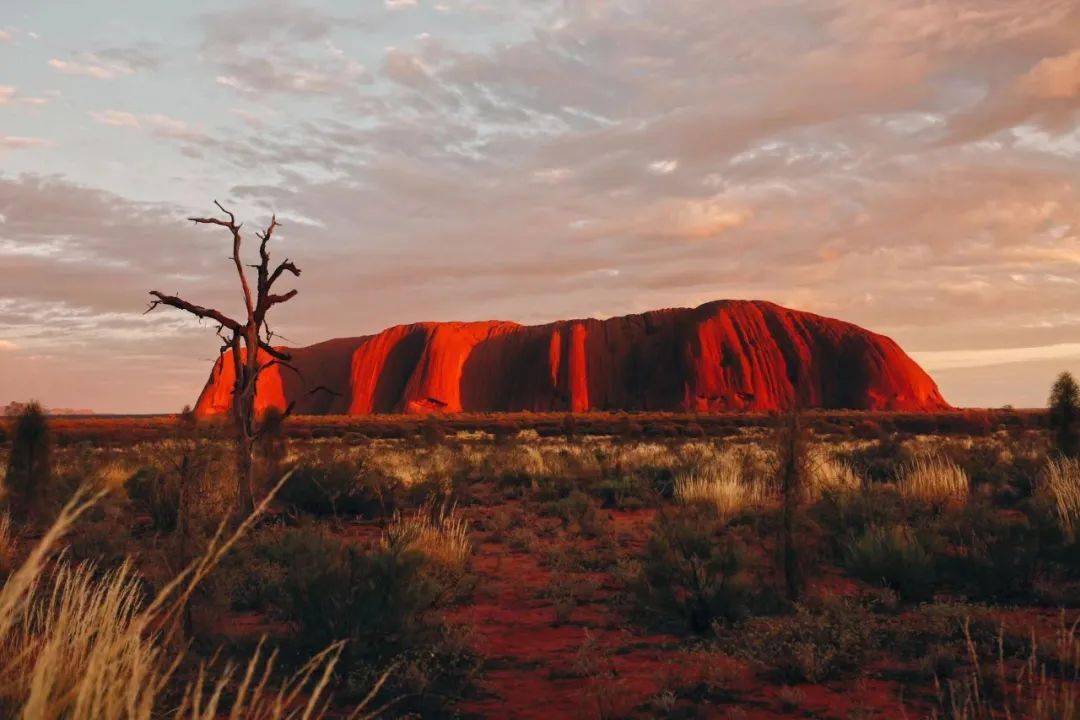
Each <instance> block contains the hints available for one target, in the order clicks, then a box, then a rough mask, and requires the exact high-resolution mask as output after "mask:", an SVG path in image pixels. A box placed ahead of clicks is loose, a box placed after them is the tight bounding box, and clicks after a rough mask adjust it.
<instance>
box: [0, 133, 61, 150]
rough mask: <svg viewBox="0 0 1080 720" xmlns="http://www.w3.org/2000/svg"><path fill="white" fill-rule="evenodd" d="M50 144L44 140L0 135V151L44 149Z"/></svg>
mask: <svg viewBox="0 0 1080 720" xmlns="http://www.w3.org/2000/svg"><path fill="white" fill-rule="evenodd" d="M50 144H51V142H50V141H49V140H45V139H44V138H36V137H25V136H20V135H0V149H5V148H6V149H11V150H23V149H25V148H33V147H46V146H48V145H50Z"/></svg>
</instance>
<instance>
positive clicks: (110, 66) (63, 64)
mask: <svg viewBox="0 0 1080 720" xmlns="http://www.w3.org/2000/svg"><path fill="white" fill-rule="evenodd" d="M49 67H51V68H52V69H53V70H56V71H57V72H59V73H62V74H64V75H83V76H86V77H91V78H94V79H95V80H112V79H113V78H117V77H121V76H124V75H134V74H135V69H134V68H133V67H131V66H130V65H128V64H126V63H124V62H120V61H115V60H113V61H110V60H106V59H105V58H102V57H99V56H98V55H95V54H93V53H87V54H86V55H83V56H81V57H77V58H73V59H70V60H61V59H60V58H52V59H51V60H49Z"/></svg>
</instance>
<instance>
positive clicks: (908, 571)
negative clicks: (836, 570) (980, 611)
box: [845, 525, 935, 602]
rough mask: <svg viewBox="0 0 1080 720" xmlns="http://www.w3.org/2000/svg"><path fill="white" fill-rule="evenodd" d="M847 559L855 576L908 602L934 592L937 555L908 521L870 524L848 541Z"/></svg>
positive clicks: (928, 596)
mask: <svg viewBox="0 0 1080 720" xmlns="http://www.w3.org/2000/svg"><path fill="white" fill-rule="evenodd" d="M845 563H846V565H847V568H848V569H849V570H850V571H851V572H852V574H854V575H855V576H856V577H859V578H861V579H863V580H865V581H867V582H871V583H880V584H882V585H884V586H885V587H887V588H889V589H891V590H893V591H895V592H896V594H897V595H898V596H899V597H900V599H901V600H903V601H905V602H916V601H921V600H928V599H930V598H931V597H932V596H933V593H934V584H935V572H934V558H933V556H932V555H931V553H930V552H928V551H927V549H926V547H925V546H924V543H923V541H922V540H921V539H920V538H919V536H918V535H917V534H916V533H915V532H914V531H913V530H912V529H911V528H910V527H908V526H906V525H891V526H872V527H869V528H867V529H866V531H865V532H863V533H862V534H861V535H860V536H858V537H857V538H855V539H854V540H852V541H851V542H850V543H849V544H848V547H847V552H846V557H845Z"/></svg>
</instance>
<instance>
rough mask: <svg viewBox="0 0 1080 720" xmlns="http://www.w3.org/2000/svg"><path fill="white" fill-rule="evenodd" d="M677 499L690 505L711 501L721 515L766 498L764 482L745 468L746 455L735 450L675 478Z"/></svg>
mask: <svg viewBox="0 0 1080 720" xmlns="http://www.w3.org/2000/svg"><path fill="white" fill-rule="evenodd" d="M675 499H676V500H678V501H679V502H681V503H684V504H688V505H709V506H711V507H713V508H714V509H715V510H716V512H717V514H718V515H719V516H720V517H722V518H730V517H733V516H735V515H738V514H739V513H740V512H742V511H743V510H745V509H747V508H749V507H752V506H755V505H760V504H761V503H763V502H764V501H765V491H764V488H763V486H762V485H761V484H760V483H759V482H757V481H756V479H755V478H754V477H752V476H748V473H747V472H746V459H745V458H744V457H743V456H741V455H740V454H738V453H736V452H734V451H725V452H721V453H717V454H714V455H713V456H712V458H711V459H710V460H708V461H707V462H705V463H704V464H702V465H699V466H697V467H695V468H694V469H692V470H690V471H688V472H684V473H681V474H679V475H678V476H676V478H675Z"/></svg>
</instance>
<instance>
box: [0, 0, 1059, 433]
mask: <svg viewBox="0 0 1080 720" xmlns="http://www.w3.org/2000/svg"><path fill="white" fill-rule="evenodd" d="M1078 28H1080V0H1007V1H1004V2H1003V1H1000V0H910V1H909V0H807V1H803V2H778V1H774V0H753V1H752V2H751V1H748V0H742V1H739V2H734V1H730V0H663V1H662V2H661V1H659V0H650V1H646V0H623V1H614V0H613V1H610V2H603V1H601V0H580V1H575V0H563V1H561V2H560V1H557V0H322V1H320V2H311V3H305V2H303V1H302V0H259V1H258V2H255V1H232V0H189V1H187V2H182V3H181V2H165V1H164V0H156V1H153V2H143V3H130V2H123V1H122V0H98V1H97V2H94V3H85V2H84V3H76V2H59V1H56V2H41V1H40V0H3V2H2V3H0V403H2V402H6V401H8V400H16V399H26V398H29V397H35V398H39V399H40V400H42V401H43V402H45V403H46V404H48V405H52V406H68V407H71V406H75V407H90V408H94V409H96V410H98V411H114V412H115V411H120V412H123V411H133V412H152V411H174V410H176V409H178V408H179V407H180V406H182V405H183V404H185V403H187V402H192V401H193V400H194V398H195V396H196V395H197V393H198V391H199V389H200V387H201V385H202V383H203V381H204V380H205V378H206V375H207V372H208V368H209V363H210V361H211V360H212V358H213V357H214V356H215V355H216V351H217V346H218V342H217V339H216V338H215V337H214V334H213V330H212V328H211V327H209V326H201V327H200V326H199V325H198V323H196V322H195V321H193V320H191V319H189V318H188V317H187V316H184V315H182V314H180V313H176V312H172V311H169V310H168V309H161V310H159V311H157V312H155V313H153V314H151V315H143V314H142V312H143V310H144V309H145V307H146V291H147V290H149V289H151V288H156V289H160V290H164V291H180V292H181V294H183V295H184V296H185V297H187V298H188V299H191V300H193V301H196V302H201V303H203V304H215V305H218V306H219V307H222V308H224V309H228V310H234V311H235V310H237V309H238V308H239V305H240V299H239V296H238V295H237V291H236V289H235V282H234V279H233V277H232V276H231V275H230V272H229V271H230V265H229V264H228V261H227V260H226V256H227V255H228V250H227V247H226V243H225V238H223V237H222V236H221V235H220V234H217V233H214V232H212V231H211V230H208V229H205V228H195V227H191V226H190V224H188V223H186V222H185V221H184V219H183V218H184V217H185V216H187V215H190V214H192V213H199V214H207V213H209V212H210V211H211V210H212V209H213V208H212V205H211V202H212V200H213V199H215V198H216V199H218V200H220V201H221V202H223V203H226V204H227V205H229V206H231V207H233V208H235V209H236V212H237V213H238V215H239V216H240V217H241V218H244V219H246V220H248V222H249V227H252V228H254V227H255V226H256V225H258V224H260V223H265V222H266V220H267V218H268V216H269V213H270V212H271V211H276V212H277V214H278V217H279V219H280V220H281V221H282V222H283V224H284V225H283V227H282V229H281V230H280V233H279V234H280V240H278V241H276V250H277V252H279V253H283V254H287V255H288V256H289V257H291V258H293V259H294V260H295V261H296V262H297V264H299V265H300V266H301V267H302V268H303V270H304V274H303V276H302V277H301V278H300V279H299V280H298V281H297V283H296V286H297V287H298V288H299V290H300V295H299V296H298V297H297V299H296V300H294V301H293V302H291V303H289V304H288V305H287V306H283V307H281V308H279V309H280V310H281V312H279V313H278V316H277V318H276V323H275V328H276V329H277V331H279V332H280V334H281V335H282V336H284V337H285V338H287V339H288V340H290V341H291V342H292V344H308V343H311V342H315V341H318V340H322V339H326V338H329V337H335V336H347V335H361V334H366V333H369V332H373V331H377V330H379V329H381V328H383V327H385V326H388V325H392V324H396V323H401V322H410V321H415V320H449V319H491V318H498V319H509V320H516V321H519V322H524V323H533V322H544V321H550V320H553V319H558V318H570V317H585V316H597V317H605V316H612V315H619V314H624V313H631V312H637V311H642V310H646V309H652V308H657V307H670V306H689V305H696V304H699V303H701V302H704V301H707V300H711V299H718V298H760V299H769V300H773V301H776V302H779V303H781V304H785V305H789V306H792V307H796V308H800V309H805V310H810V311H814V312H818V313H821V314H825V315H832V316H837V317H841V318H844V319H847V320H850V321H853V322H856V323H859V324H861V325H864V326H866V327H869V328H871V329H873V330H876V331H878V332H882V333H885V334H887V335H890V336H892V337H893V338H895V339H896V340H897V341H898V342H900V344H901V345H902V346H903V347H905V348H906V349H907V350H909V351H910V352H911V353H912V355H913V356H915V358H916V359H917V360H919V361H921V362H922V363H923V364H924V366H925V367H926V368H927V369H928V370H929V371H930V372H931V374H932V375H933V376H934V377H935V378H936V379H937V380H938V382H939V384H940V386H941V388H942V390H943V392H944V394H945V396H946V398H947V399H948V400H950V401H951V402H953V403H954V404H958V405H970V406H998V405H1002V404H1005V403H1011V404H1014V405H1017V406H1036V405H1041V404H1043V403H1044V401H1045V396H1046V389H1047V387H1048V385H1049V383H1050V382H1051V381H1052V379H1053V376H1054V375H1055V374H1056V373H1057V372H1058V371H1060V370H1062V369H1071V370H1073V371H1075V372H1080V187H1078V186H1080V32H1078V30H1077V29H1078Z"/></svg>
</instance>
